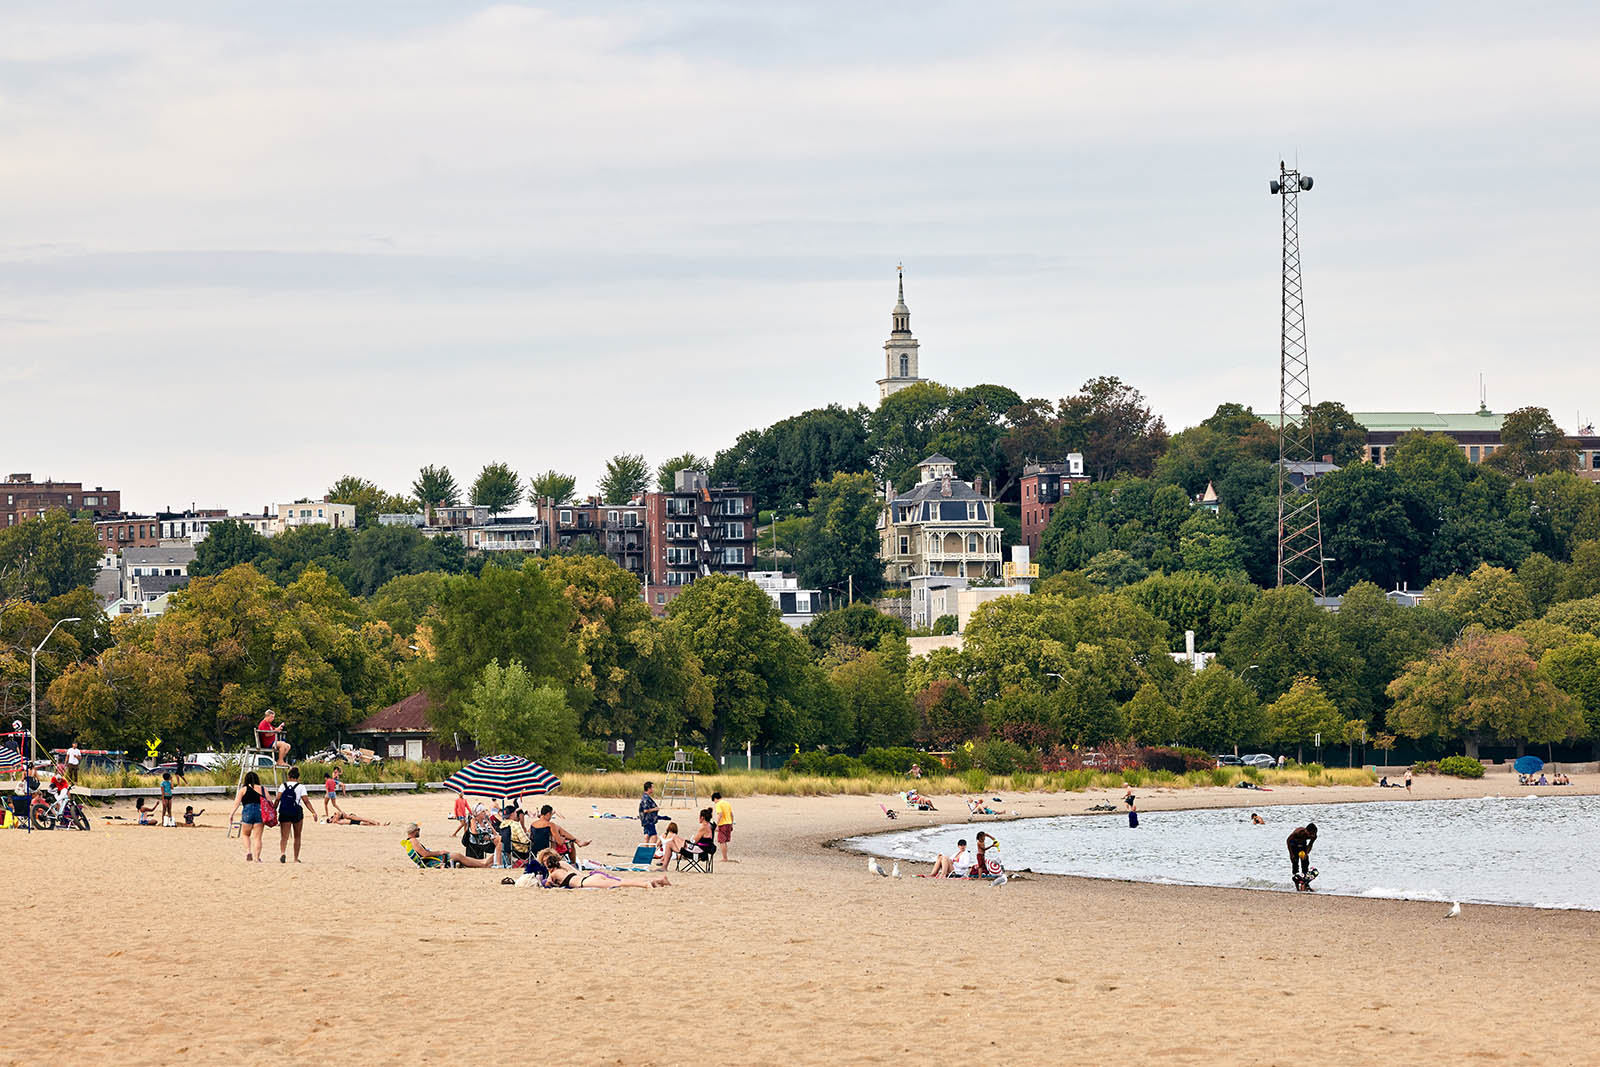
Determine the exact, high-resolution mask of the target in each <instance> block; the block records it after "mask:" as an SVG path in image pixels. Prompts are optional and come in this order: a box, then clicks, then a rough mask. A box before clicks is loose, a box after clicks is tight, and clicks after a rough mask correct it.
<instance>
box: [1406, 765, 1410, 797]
mask: <svg viewBox="0 0 1600 1067" xmlns="http://www.w3.org/2000/svg"><path fill="white" fill-rule="evenodd" d="M1406 792H1407V793H1409V792H1411V768H1410V767H1407V768H1406Z"/></svg>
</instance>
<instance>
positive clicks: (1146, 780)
mask: <svg viewBox="0 0 1600 1067" xmlns="http://www.w3.org/2000/svg"><path fill="white" fill-rule="evenodd" d="M297 766H298V767H299V768H300V778H301V780H302V781H304V782H305V783H307V785H309V786H311V787H312V788H313V790H320V789H321V787H322V780H323V778H324V777H325V776H326V774H327V772H328V770H329V767H328V765H326V764H322V763H301V764H297ZM460 766H461V764H459V763H436V762H422V763H414V762H409V761H405V760H393V761H385V762H384V763H381V764H367V765H364V766H354V767H351V766H344V765H341V768H342V770H343V772H344V774H343V778H344V781H345V782H347V783H357V782H373V783H383V782H414V783H417V784H419V785H420V784H423V783H426V782H437V781H441V780H443V779H444V778H446V777H447V776H449V775H450V774H452V773H454V772H455V771H456V770H458V769H459V768H460ZM664 777H665V776H664V775H663V774H661V773H660V772H659V771H651V772H636V771H622V772H617V773H612V774H564V775H562V776H561V782H562V786H561V791H562V793H563V794H565V795H568V796H573V797H594V798H596V799H610V798H621V797H637V796H638V795H639V794H640V793H641V792H642V791H643V789H644V783H645V782H647V781H654V782H656V783H657V784H658V786H659V784H660V783H661V781H662V779H663V778H664ZM1242 779H1248V780H1251V781H1254V782H1256V783H1257V784H1260V785H1268V786H1272V785H1314V786H1319V785H1371V784H1373V783H1374V782H1375V781H1377V779H1376V778H1375V777H1374V776H1373V775H1372V773H1371V772H1369V771H1365V770H1360V769H1349V770H1347V769H1345V768H1342V767H1341V768H1332V769H1328V768H1322V767H1318V766H1316V765H1315V764H1311V765H1308V766H1305V767H1295V768H1291V769H1289V770H1283V771H1278V770H1270V771H1260V770H1256V769H1255V768H1253V767H1252V768H1245V769H1240V768H1238V767H1218V768H1214V769H1211V770H1201V771H1189V772H1187V773H1185V774H1182V775H1179V774H1174V773H1173V772H1172V771H1148V770H1143V769H1133V770H1128V771H1112V772H1108V771H1093V770H1076V771H1053V772H1049V773H1040V772H1033V773H1029V772H1026V771H1021V772H1018V773H1016V774H1009V775H1003V774H1002V775H991V774H989V773H987V772H985V771H982V770H976V769H974V770H969V771H963V772H962V773H961V774H951V775H939V776H931V777H924V778H922V779H920V780H918V781H916V782H912V781H911V780H909V779H907V778H905V777H904V776H901V775H890V774H883V775H871V776H867V777H860V778H821V777H813V776H810V775H800V774H791V773H789V772H788V771H745V770H729V771H725V772H723V773H721V774H715V775H710V774H707V775H701V776H700V779H699V782H698V785H699V791H700V795H701V796H703V797H709V796H710V795H711V794H712V793H713V792H717V793H721V794H722V795H723V796H725V797H750V796H792V797H815V796H870V795H873V794H885V793H899V792H902V791H904V790H905V789H908V788H910V787H911V786H912V785H915V786H916V788H917V789H918V790H919V791H921V792H923V793H926V794H929V795H936V794H951V793H965V794H979V793H1026V792H1035V791H1037V792H1045V793H1081V792H1083V791H1084V790H1086V789H1120V788H1122V787H1123V786H1124V785H1130V786H1135V787H1138V788H1144V789H1149V788H1161V789H1205V788H1218V787H1231V786H1234V785H1235V784H1237V783H1238V782H1239V781H1240V780H1242ZM185 780H186V782H187V784H189V785H220V786H225V787H228V788H232V787H233V786H234V785H235V784H236V783H237V782H238V780H239V772H238V769H237V768H236V767H228V768H223V769H222V770H218V771H197V772H195V773H193V774H189V775H187V776H185ZM269 780H270V779H269ZM160 781H161V778H160V776H159V775H150V774H135V773H129V772H126V771H124V772H119V773H106V772H101V771H85V772H84V773H83V774H82V776H81V777H80V781H79V784H80V785H84V786H87V787H89V788H91V789H131V788H140V787H145V788H149V787H153V786H156V785H159V784H160ZM658 795H659V794H658Z"/></svg>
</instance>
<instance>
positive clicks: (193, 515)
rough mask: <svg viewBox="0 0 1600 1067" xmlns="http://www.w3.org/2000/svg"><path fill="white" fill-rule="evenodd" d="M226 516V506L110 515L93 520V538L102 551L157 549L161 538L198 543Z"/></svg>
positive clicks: (161, 540)
mask: <svg viewBox="0 0 1600 1067" xmlns="http://www.w3.org/2000/svg"><path fill="white" fill-rule="evenodd" d="M227 518H228V511H227V509H226V508H202V509H200V510H198V511H196V510H194V509H190V510H188V511H158V512H156V513H155V514H154V515H113V516H110V517H109V518H104V519H96V520H95V523H94V533H95V539H96V540H97V541H98V542H99V543H100V548H101V550H102V551H105V552H121V551H122V550H123V549H124V548H156V547H157V546H159V545H160V544H161V542H163V541H188V542H190V543H191V544H199V543H200V542H201V541H203V540H205V536H206V531H207V530H209V529H210V527H211V525H212V524H213V523H218V522H222V521H223V520H225V519H227Z"/></svg>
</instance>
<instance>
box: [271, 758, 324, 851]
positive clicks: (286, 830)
mask: <svg viewBox="0 0 1600 1067" xmlns="http://www.w3.org/2000/svg"><path fill="white" fill-rule="evenodd" d="M310 806H311V801H310V799H309V798H308V796H307V794H306V787H305V786H304V785H302V784H300V768H299V767H290V768H289V780H288V781H287V782H285V783H284V785H283V788H282V789H280V790H278V862H279V863H288V862H289V861H288V859H287V858H286V857H285V854H286V853H287V852H288V851H289V838H290V836H291V835H292V836H293V837H294V861H295V862H296V863H299V862H300V828H301V826H302V824H303V823H304V821H305V817H306V815H307V814H308V812H307V811H306V809H307V808H309V807H310ZM311 821H312V822H316V821H317V817H316V816H315V815H312V816H311Z"/></svg>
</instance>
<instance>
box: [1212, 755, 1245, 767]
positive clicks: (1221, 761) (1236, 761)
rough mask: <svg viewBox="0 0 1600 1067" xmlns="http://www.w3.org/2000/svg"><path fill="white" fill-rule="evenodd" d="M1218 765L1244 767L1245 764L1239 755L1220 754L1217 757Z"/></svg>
mask: <svg viewBox="0 0 1600 1067" xmlns="http://www.w3.org/2000/svg"><path fill="white" fill-rule="evenodd" d="M1217 766H1218V767H1243V766H1244V760H1242V759H1240V758H1239V757H1238V756H1218V757H1217Z"/></svg>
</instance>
